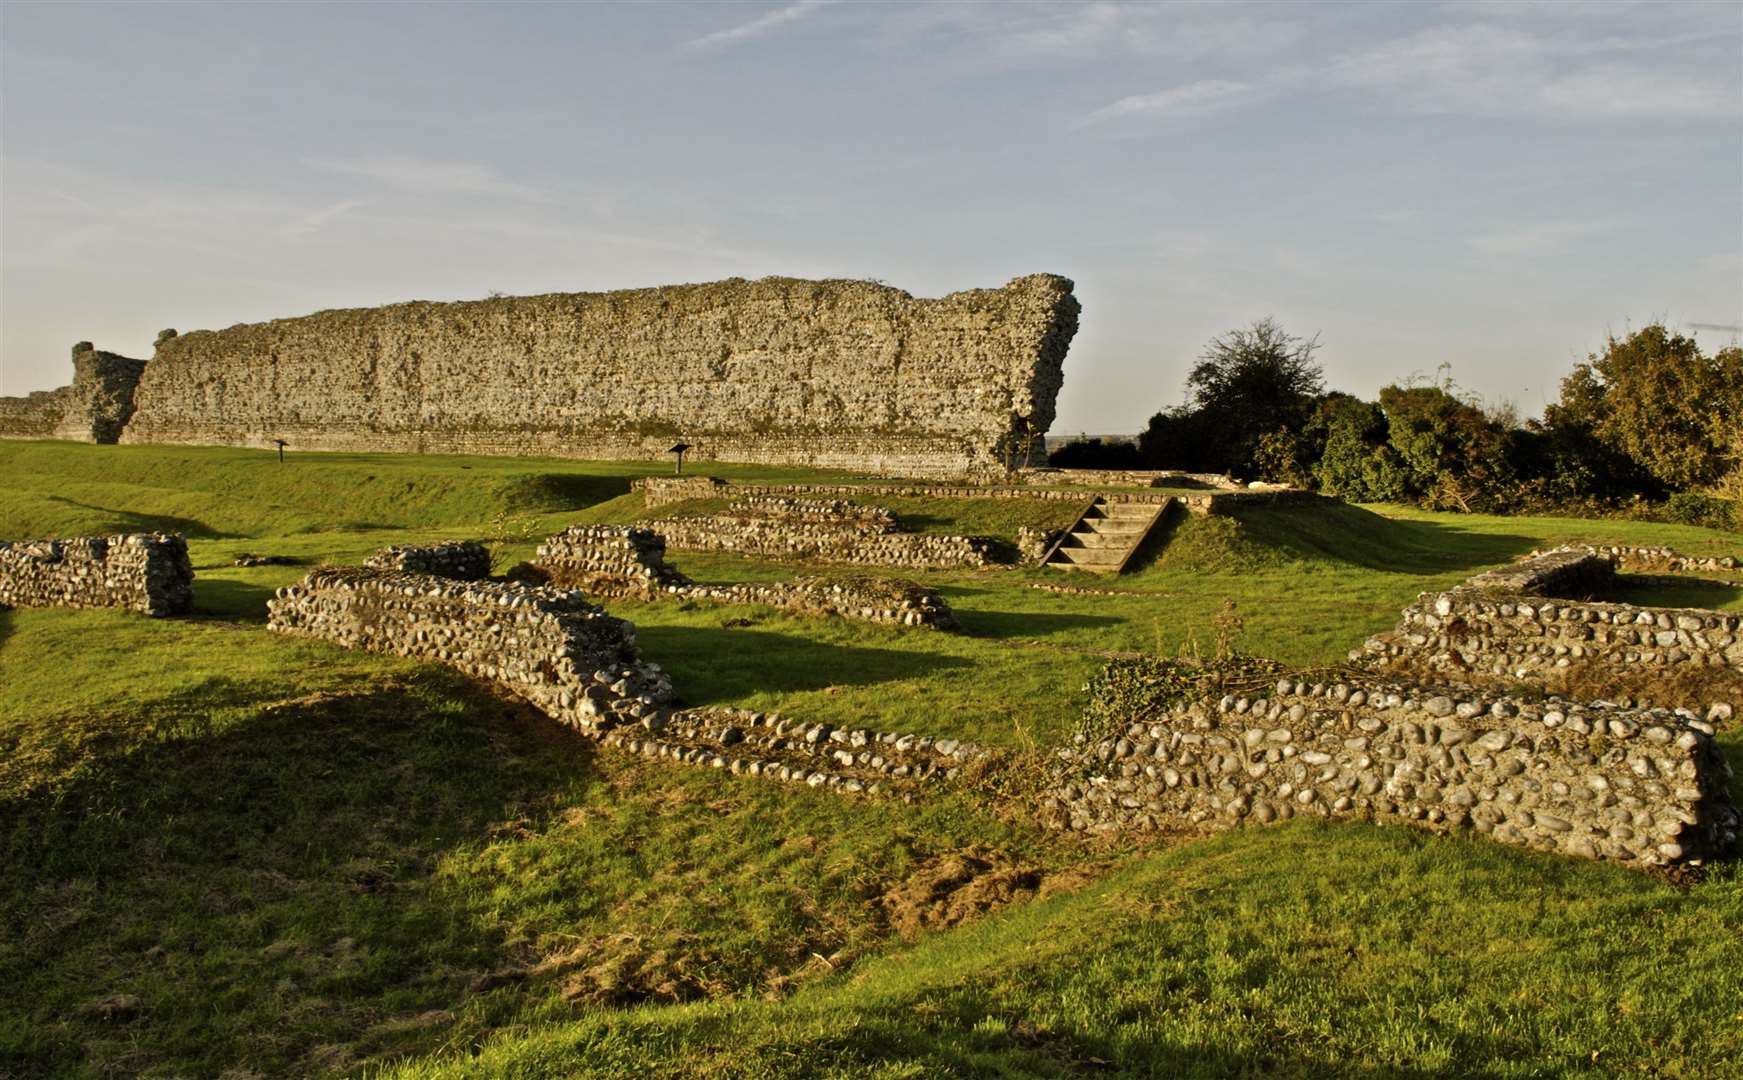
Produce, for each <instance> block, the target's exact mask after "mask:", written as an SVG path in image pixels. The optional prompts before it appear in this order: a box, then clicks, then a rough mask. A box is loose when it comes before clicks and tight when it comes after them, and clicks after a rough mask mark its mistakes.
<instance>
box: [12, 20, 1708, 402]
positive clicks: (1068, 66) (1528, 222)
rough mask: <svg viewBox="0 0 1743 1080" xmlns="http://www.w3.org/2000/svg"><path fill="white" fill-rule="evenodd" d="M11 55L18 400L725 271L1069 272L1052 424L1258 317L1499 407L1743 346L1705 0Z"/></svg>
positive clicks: (1373, 376)
mask: <svg viewBox="0 0 1743 1080" xmlns="http://www.w3.org/2000/svg"><path fill="white" fill-rule="evenodd" d="M0 61H3V68H0V181H3V187H0V290H3V291H0V390H3V391H4V392H5V393H9V394H17V393H23V392H26V391H29V390H35V389H44V388H48V387H51V386H55V385H59V384H61V383H64V382H65V381H66V379H67V377H68V373H69V370H70V369H69V366H68V361H67V351H68V348H69V347H70V345H71V344H72V342H74V341H76V340H80V339H86V338H88V339H91V340H93V341H95V342H97V344H98V345H99V346H100V347H103V348H108V349H112V350H115V351H118V352H123V353H128V354H131V355H136V356H147V355H149V353H150V345H151V340H152V338H153V336H154V335H155V333H156V332H157V331H158V330H159V329H161V328H163V327H170V326H173V327H176V328H178V329H182V330H188V329H197V328H213V327H222V326H228V325H231V324H233V323H237V322H249V321H254V320H259V319H267V318H275V317H280V316H287V315H297V314H303V313H306V312H309V311H314V310H318V309H321V308H328V307H349V306H359V305H368V304H378V303H385V302H390V301H397V300H407V299H435V300H447V299H462V298H470V297H479V296H483V295H485V294H486V293H488V292H491V291H502V292H506V293H533V292H551V291H571V290H594V289H609V288H624V287H631V286H639V285H655V284H664V283H671V282H679V281H707V280H713V279H717V278H722V277H730V276H734V275H738V276H744V277H760V276H763V275H767V274H789V275H797V276H804V277H858V278H876V279H880V280H883V281H886V282H888V283H890V284H893V285H897V286H900V287H902V288H905V289H907V290H909V291H910V292H913V293H915V294H917V295H922V296H936V295H940V294H942V293H946V292H950V291H953V290H955V289H961V288H970V287H975V286H989V285H998V284H1002V283H1003V282H1004V281H1006V280H1008V279H1010V278H1012V277H1015V276H1018V275H1020V274H1026V273H1032V272H1035V271H1042V270H1045V271H1052V272H1056V273H1062V274H1066V275H1068V276H1070V277H1072V278H1074V279H1075V280H1076V281H1077V284H1078V296H1079V298H1080V299H1082V301H1083V304H1084V314H1083V327H1082V330H1081V331H1080V333H1079V335H1078V338H1077V341H1076V343H1075V344H1074V345H1073V347H1072V350H1071V355H1070V357H1069V359H1068V360H1067V363H1066V382H1065V389H1064V391H1063V392H1062V394H1061V398H1060V417H1059V421H1058V423H1056V424H1055V426H1054V432H1055V433H1069V432H1076V431H1080V430H1087V431H1091V432H1120V431H1135V430H1138V429H1139V428H1140V427H1141V426H1142V425H1143V423H1144V421H1145V419H1146V418H1147V417H1148V416H1149V415H1150V414H1151V413H1152V412H1154V411H1155V410H1156V409H1158V408H1160V407H1162V406H1166V405H1170V404H1174V403H1176V402H1178V401H1179V400H1180V397H1181V384H1182V381H1183V379H1184V377H1185V373H1186V371H1187V369H1188V368H1189V367H1190V365H1191V363H1192V361H1193V359H1194V357H1195V356H1196V355H1197V353H1198V352H1199V351H1200V349H1201V348H1202V347H1203V344H1204V342H1205V341H1206V339H1208V338H1209V337H1211V336H1212V335H1214V334H1216V333H1218V332H1220V331H1222V330H1225V329H1227V328H1229V327H1231V326H1235V325H1239V324H1243V323H1245V322H1248V321H1250V320H1252V319H1254V318H1257V317H1260V316H1263V315H1275V316H1276V317H1277V318H1278V319H1279V320H1280V321H1282V322H1283V324H1284V325H1285V326H1286V327H1288V328H1289V329H1291V330H1293V331H1295V332H1298V333H1303V334H1312V333H1318V334H1319V335H1320V336H1321V340H1322V341H1323V344H1324V348H1323V351H1322V352H1321V359H1322V361H1323V362H1324V364H1325V366H1326V369H1327V375H1328V379H1329V381H1330V383H1331V384H1332V385H1334V386H1336V387H1339V388H1343V389H1347V390H1351V391H1354V392H1357V393H1363V394H1372V393H1373V392H1374V391H1375V390H1377V389H1378V388H1379V387H1380V386H1382V385H1385V384H1386V383H1388V382H1392V381H1396V380H1400V379H1404V378H1408V377H1410V376H1411V375H1413V374H1424V375H1432V374H1433V373H1434V372H1435V371H1436V369H1437V368H1438V367H1439V365H1441V364H1442V363H1450V364H1451V366H1452V367H1451V370H1452V374H1453V377H1454V378H1455V379H1456V380H1458V381H1459V382H1460V383H1461V384H1463V385H1465V386H1467V387H1469V388H1471V389H1473V390H1475V391H1477V392H1479V393H1481V394H1483V395H1484V396H1485V397H1486V398H1488V399H1490V400H1493V401H1501V400H1511V401H1513V402H1515V403H1516V404H1518V405H1519V406H1520V407H1521V408H1522V409H1523V410H1524V411H1525V412H1527V413H1536V412H1538V411H1539V410H1540V409H1541V407H1542V405H1543V402H1544V400H1545V399H1546V397H1547V398H1548V399H1551V400H1553V398H1554V396H1555V393H1556V390H1555V387H1556V384H1557V382H1558V381H1559V379H1560V378H1561V376H1562V375H1563V374H1565V373H1566V371H1567V369H1568V368H1569V367H1570V366H1571V365H1572V364H1573V363H1574V362H1575V361H1577V360H1578V359H1580V358H1582V357H1583V355H1584V354H1585V353H1586V352H1587V351H1589V350H1591V349H1593V348H1596V347H1597V346H1598V345H1599V344H1601V342H1602V340H1603V337H1604V335H1605V333H1606V332H1607V331H1610V330H1625V329H1627V328H1628V327H1629V326H1631V325H1639V324H1641V323H1644V322H1647V321H1651V320H1654V319H1660V318H1663V319H1668V320H1670V321H1672V322H1676V323H1704V324H1714V325H1719V326H1735V325H1739V324H1743V5H1739V4H1736V3H1715V4H1700V3H1687V4H1661V3H1653V4H1638V5H1635V4H1628V3H1603V4H1594V5H1589V6H1588V5H1579V4H1554V5H1549V4H1544V5H1526V4H1485V3H1457V4H1443V5H1428V4H1411V5H1398V6H1389V5H1383V4H1360V5H1335V4H1327V5H1308V4H1287V5H1277V6H1269V5H1226V4H1224V5H1213V6H1196V5H1184V4H1180V5H1112V4H1077V5H1065V4H1035V5H1021V4H931V5H902V4H875V5H874V4H853V3H818V2H811V0H800V2H796V3H795V2H789V3H781V2H776V3H747V4H730V3H707V4H679V3H674V4H642V5H606V4H599V5H587V6H582V5H572V6H569V5H555V4H542V5H534V4H512V3H500V4H493V5H488V6H468V5H457V4H456V5H441V4H427V5H419V4H397V5H383V6H370V5H365V4H343V5H340V4H333V5H323V4H314V3H305V4H297V5H286V6H273V5H266V4H249V5H210V4H187V5H182V4H149V3H132V4H126V5H119V6H107V5H97V4H75V3H56V4H33V3H22V2H17V0H12V2H8V3H6V4H5V5H4V6H3V7H0ZM1699 337H1700V340H1701V341H1702V342H1703V344H1705V345H1706V346H1708V347H1709V348H1716V347H1718V346H1721V345H1724V344H1726V343H1728V342H1729V341H1730V340H1731V338H1732V335H1731V334H1730V333H1729V332H1725V331H1714V330H1703V331H1701V332H1700V334H1699Z"/></svg>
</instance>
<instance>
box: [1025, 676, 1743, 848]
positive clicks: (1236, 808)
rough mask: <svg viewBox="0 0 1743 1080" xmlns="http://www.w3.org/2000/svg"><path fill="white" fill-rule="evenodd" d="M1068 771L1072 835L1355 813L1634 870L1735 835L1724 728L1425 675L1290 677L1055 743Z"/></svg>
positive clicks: (1060, 779) (1064, 785) (1047, 812)
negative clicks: (1718, 735)
mask: <svg viewBox="0 0 1743 1080" xmlns="http://www.w3.org/2000/svg"><path fill="white" fill-rule="evenodd" d="M1058 768H1059V772H1058V774H1057V777H1056V780H1055V782H1054V784H1053V787H1052V788H1051V790H1050V791H1049V792H1048V793H1047V795H1046V797H1045V798H1044V799H1043V817H1044V820H1046V821H1048V822H1049V823H1050V824H1052V825H1054V826H1057V827H1061V828H1070V829H1077V830H1095V831H1119V830H1126V829H1139V830H1143V829H1159V828H1166V827H1171V826H1172V827H1178V826H1180V825H1182V824H1196V825H1202V826H1205V827H1229V826H1233V825H1237V824H1242V823H1248V822H1252V823H1259V824H1264V823H1267V822H1271V821H1276V820H1279V819H1285V818H1289V817H1295V816H1318V817H1332V816H1336V817H1358V818H1367V819H1371V820H1382V821H1389V820H1401V821H1406V822H1414V823H1417V824H1421V825H1425V826H1429V827H1431V828H1436V829H1441V830H1451V829H1458V828H1471V829H1475V830H1477V831H1478V832H1482V833H1486V834H1487V835H1489V836H1490V837H1492V838H1494V839H1496V840H1499V841H1501V842H1503V843H1508V844H1517V845H1521V846H1525V847H1531V848H1537V849H1539V850H1544V851H1559V852H1562V853H1565V854H1568V855H1577V856H1581V857H1584V858H1601V859H1613V860H1617V861H1620V862H1625V863H1630V864H1634V865H1636V866H1665V865H1669V864H1677V863H1698V862H1701V861H1703V860H1706V859H1709V858H1713V857H1715V856H1718V855H1721V854H1723V853H1725V852H1727V851H1729V850H1730V849H1731V848H1732V847H1733V845H1734V844H1735V842H1736V839H1737V836H1738V830H1739V816H1738V812H1737V808H1736V807H1735V806H1734V805H1732V803H1731V801H1730V797H1729V794H1728V784H1729V781H1730V777H1731V768H1730V766H1729V764H1727V762H1726V760H1725V757H1724V754H1723V753H1722V752H1721V751H1720V749H1719V747H1718V746H1717V745H1716V743H1715V741H1714V739H1713V727H1712V725H1711V724H1708V723H1706V722H1704V721H1702V720H1699V719H1696V718H1693V717H1692V716H1689V715H1687V714H1684V715H1677V714H1674V713H1672V712H1670V711H1669V710H1663V709H1655V710H1643V709H1625V708H1622V707H1620V706H1616V705H1611V704H1607V703H1602V702H1589V703H1580V702H1572V701H1565V700H1562V699H1559V698H1547V699H1543V700H1532V701H1527V700H1522V699H1518V698H1511V697H1507V696H1504V695H1495V694H1484V693H1479V692H1476V691H1470V690H1440V689H1436V688H1433V687H1422V686H1416V685H1412V684H1396V683H1372V684H1367V685H1362V684H1349V683H1337V684H1334V685H1324V684H1315V685H1312V686H1308V685H1305V684H1302V683H1299V682H1291V681H1289V680H1285V681H1283V682H1282V683H1280V684H1278V686H1277V687H1276V692H1275V694H1274V695H1272V696H1268V697H1267V696H1258V697H1256V698H1252V699H1249V698H1247V697H1235V696H1225V697H1223V698H1221V699H1220V700H1209V699H1206V700H1204V701H1200V702H1198V703H1195V704H1192V705H1190V706H1186V707H1181V708H1176V709H1173V710H1169V711H1165V712H1163V713H1161V714H1160V715H1158V716H1155V717H1153V718H1150V719H1148V720H1147V721H1146V722H1143V723H1134V724H1132V725H1130V726H1129V727H1128V728H1127V729H1126V730H1124V731H1123V732H1121V733H1119V734H1118V735H1117V736H1116V737H1113V738H1109V739H1107V740H1104V741H1102V742H1099V743H1095V744H1092V745H1088V746H1082V747H1077V748H1072V749H1068V750H1063V751H1060V752H1059V763H1058Z"/></svg>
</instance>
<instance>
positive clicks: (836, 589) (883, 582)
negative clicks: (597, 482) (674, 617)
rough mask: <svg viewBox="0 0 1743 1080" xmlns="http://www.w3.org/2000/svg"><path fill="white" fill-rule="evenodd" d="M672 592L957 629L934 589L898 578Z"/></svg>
mask: <svg viewBox="0 0 1743 1080" xmlns="http://www.w3.org/2000/svg"><path fill="white" fill-rule="evenodd" d="M668 592H675V593H676V594H677V595H678V596H681V597H682V598H683V599H685V600H711V601H714V602H715V603H721V604H765V605H767V606H769V607H776V608H780V609H782V610H783V611H791V612H795V613H797V614H800V615H814V616H820V617H827V616H831V615H836V616H840V617H841V618H844V619H857V620H859V621H860V622H871V623H882V624H885V625H888V626H927V627H931V628H932V629H934V630H957V629H960V625H959V624H958V623H957V621H956V613H955V612H954V611H952V610H951V609H950V605H949V604H947V603H945V602H944V598H943V597H941V596H939V595H938V590H936V589H929V588H927V587H926V586H924V585H921V584H918V583H916V582H912V581H903V580H901V579H899V578H868V577H849V578H821V577H801V578H794V579H793V580H791V581H778V582H766V583H765V582H746V583H743V584H739V585H690V586H687V587H685V588H682V589H675V590H668Z"/></svg>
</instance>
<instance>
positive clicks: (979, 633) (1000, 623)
mask: <svg viewBox="0 0 1743 1080" xmlns="http://www.w3.org/2000/svg"><path fill="white" fill-rule="evenodd" d="M956 618H957V621H958V622H960V623H962V628H963V630H964V632H966V633H967V634H969V635H970V636H972V637H982V638H1035V637H1047V636H1049V635H1051V634H1062V633H1065V632H1066V631H1068V630H1096V629H1100V628H1103V627H1109V626H1119V625H1121V624H1123V623H1124V622H1125V620H1124V619H1118V618H1115V617H1113V616H1111V615H1068V614H1060V613H1054V612H1033V611H971V610H964V609H962V608H957V609H956Z"/></svg>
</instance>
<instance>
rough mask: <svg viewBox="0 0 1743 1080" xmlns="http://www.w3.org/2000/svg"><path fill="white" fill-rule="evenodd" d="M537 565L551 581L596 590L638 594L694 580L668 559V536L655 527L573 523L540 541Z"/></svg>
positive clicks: (608, 593) (605, 593)
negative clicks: (680, 571)
mask: <svg viewBox="0 0 1743 1080" xmlns="http://www.w3.org/2000/svg"><path fill="white" fill-rule="evenodd" d="M533 565H534V566H535V567H537V568H538V569H539V570H540V571H542V572H543V573H544V574H545V575H546V576H547V577H548V578H550V580H551V581H553V582H555V583H557V584H559V585H563V586H565V587H568V588H575V589H583V590H585V591H587V592H590V593H593V594H594V595H596V596H635V595H641V594H646V593H651V592H655V591H658V590H663V589H667V588H676V589H685V588H689V587H690V585H691V584H692V583H691V581H690V579H689V578H687V577H685V576H684V575H683V574H681V573H679V572H678V571H677V570H676V569H675V568H674V567H672V566H671V565H669V564H668V563H667V562H666V539H665V537H663V536H661V535H660V534H659V533H657V532H655V531H653V530H652V529H644V528H640V527H638V526H628V527H625V526H618V525H571V526H569V527H568V528H567V529H564V530H563V531H562V532H560V533H557V534H556V535H555V536H552V537H549V538H547V539H546V540H545V542H544V543H542V544H540V545H539V546H538V550H537V551H536V552H535V553H534V554H533Z"/></svg>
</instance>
